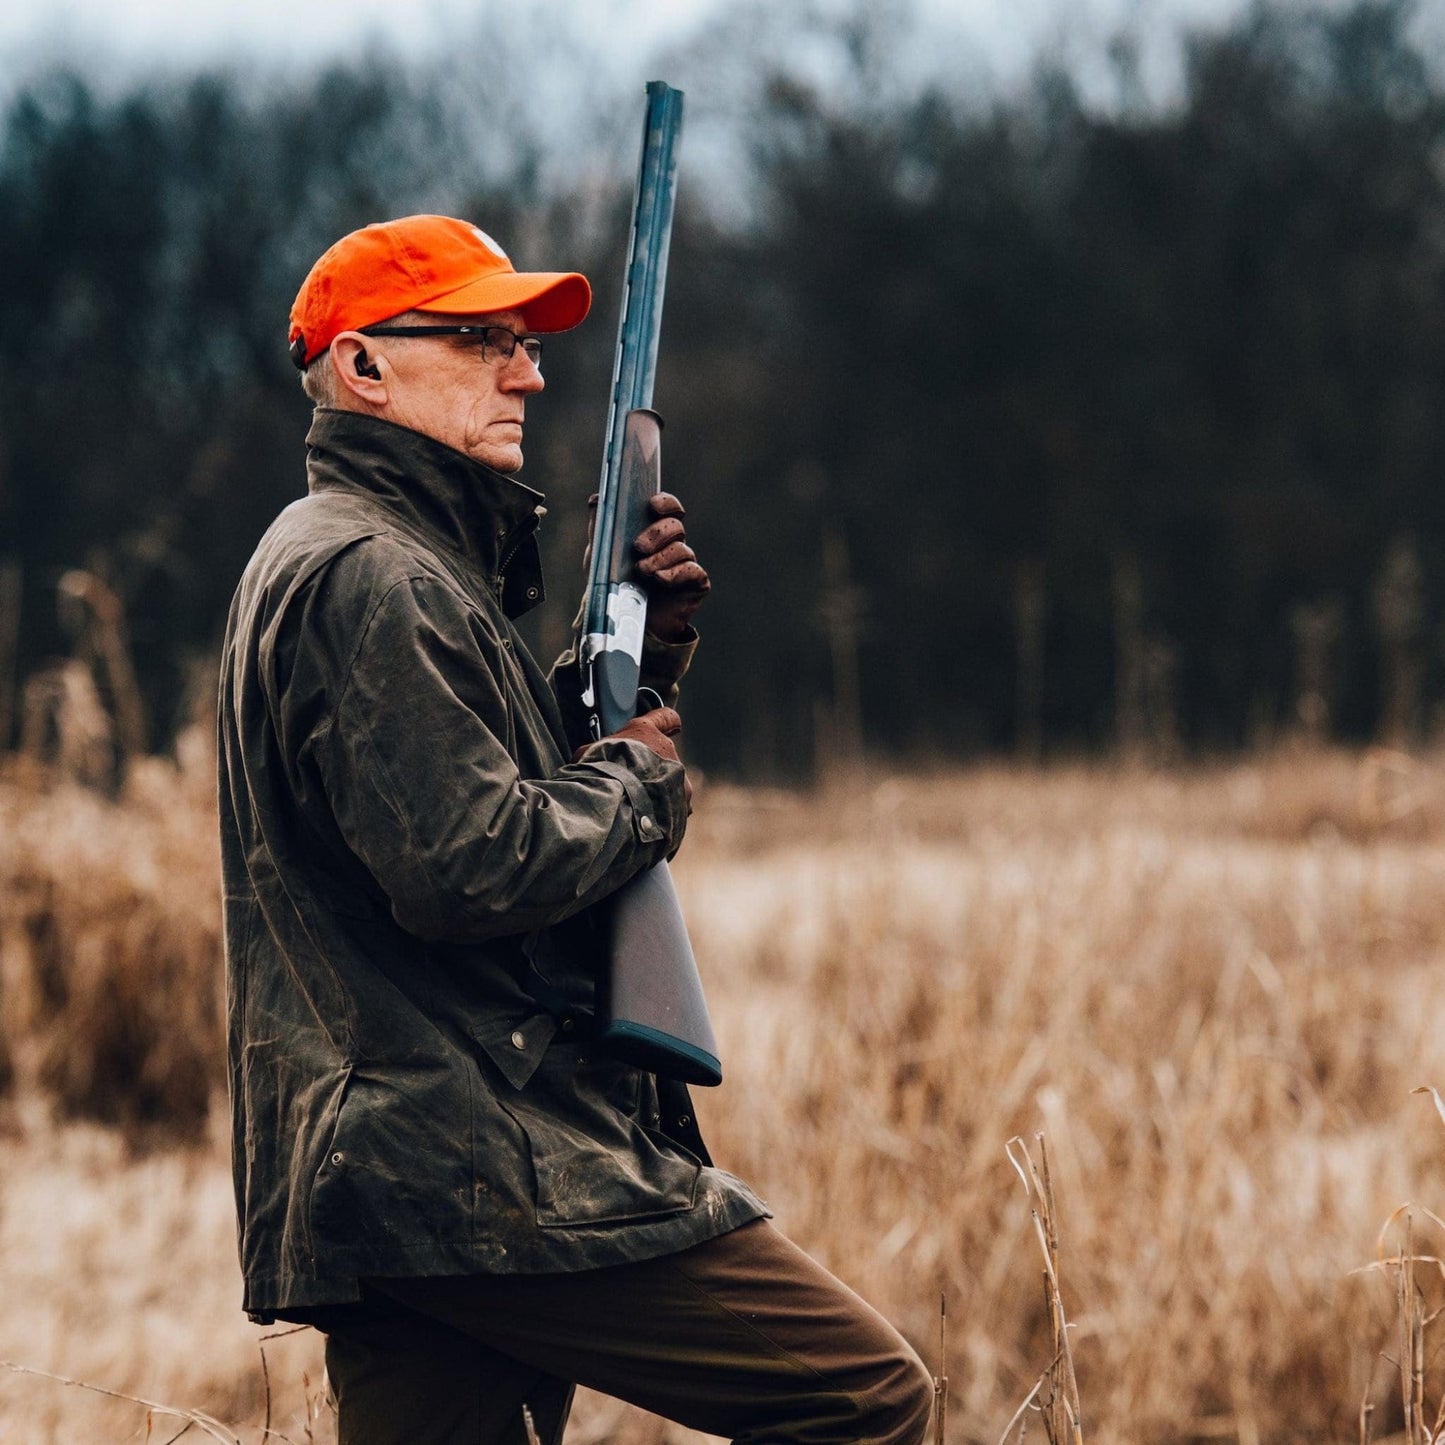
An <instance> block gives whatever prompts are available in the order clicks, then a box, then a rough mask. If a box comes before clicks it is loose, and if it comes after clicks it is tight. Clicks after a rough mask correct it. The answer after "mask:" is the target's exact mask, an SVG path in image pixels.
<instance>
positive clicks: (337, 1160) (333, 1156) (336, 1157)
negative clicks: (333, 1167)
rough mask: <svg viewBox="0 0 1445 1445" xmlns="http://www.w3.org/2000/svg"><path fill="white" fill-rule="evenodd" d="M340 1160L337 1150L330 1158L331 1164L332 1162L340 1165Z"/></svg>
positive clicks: (339, 1152)
mask: <svg viewBox="0 0 1445 1445" xmlns="http://www.w3.org/2000/svg"><path fill="white" fill-rule="evenodd" d="M341 1158H342V1155H341V1151H340V1150H339V1149H338V1150H337V1151H336V1153H335V1154H333V1155H332V1156H331V1162H332V1163H333V1164H340V1163H341Z"/></svg>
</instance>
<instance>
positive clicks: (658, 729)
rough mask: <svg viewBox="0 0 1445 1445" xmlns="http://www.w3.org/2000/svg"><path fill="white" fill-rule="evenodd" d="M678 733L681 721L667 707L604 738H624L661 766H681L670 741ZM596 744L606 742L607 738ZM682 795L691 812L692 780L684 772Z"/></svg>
mask: <svg viewBox="0 0 1445 1445" xmlns="http://www.w3.org/2000/svg"><path fill="white" fill-rule="evenodd" d="M681 731H682V718H681V717H679V716H678V714H677V710H676V709H675V708H670V707H657V708H653V710H652V711H651V712H645V713H642V714H641V715H640V716H638V717H635V718H633V719H632V721H631V722H629V723H625V724H624V725H623V726H622V727H620V728H618V729H617V731H616V732H615V733H608V734H607V737H608V738H626V739H627V740H628V741H629V742H634V743H641V744H642V746H643V747H645V748H651V749H652V751H653V752H655V753H656V754H657V756H658V757H660V758H662V759H663V761H664V762H669V763H678V764H681V763H682V759H681V758H680V757H678V755H677V747H676V745H675V744H674V743H673V741H672V740H673V738H674V737H675V736H676V735H677V734H678V733H680V732H681ZM600 741H602V742H606V741H607V738H602V739H601V740H600ZM594 746H595V744H593V743H588V744H587V745H586V746H585V747H580V748H578V749H577V751H576V752H575V753H573V754H572V761H573V762H574V763H575V762H579V761H580V760H581V758H582V755H583V754H584V753H585V752H586V751H587V748H589V747H594ZM682 793H683V797H684V798H685V799H686V800H687V810H688V812H689V813H691V812H692V780H691V779H690V778H689V777H688V776H687V773H686V772H684V773H683V775H682Z"/></svg>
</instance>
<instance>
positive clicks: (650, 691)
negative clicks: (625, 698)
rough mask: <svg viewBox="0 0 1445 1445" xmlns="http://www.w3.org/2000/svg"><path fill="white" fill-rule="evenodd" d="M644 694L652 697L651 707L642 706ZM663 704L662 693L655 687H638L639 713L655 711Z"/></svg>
mask: <svg viewBox="0 0 1445 1445" xmlns="http://www.w3.org/2000/svg"><path fill="white" fill-rule="evenodd" d="M644 696H646V697H650V698H651V699H652V704H651V706H650V707H646V708H644V707H643V706H642V699H643V697H644ZM662 706H664V704H663V701H662V694H661V693H660V692H658V690H657V689H656V688H655V687H639V688H638V689H637V711H638V712H639V713H642V712H653V711H655V710H656V709H657V708H660V707H662Z"/></svg>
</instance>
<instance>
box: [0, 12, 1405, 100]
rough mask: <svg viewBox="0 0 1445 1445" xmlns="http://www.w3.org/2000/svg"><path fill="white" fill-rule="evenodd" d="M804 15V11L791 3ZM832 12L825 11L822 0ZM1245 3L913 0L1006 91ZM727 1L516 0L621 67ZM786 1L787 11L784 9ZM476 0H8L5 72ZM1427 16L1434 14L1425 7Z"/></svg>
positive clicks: (212, 56) (422, 30) (413, 32)
mask: <svg viewBox="0 0 1445 1445" xmlns="http://www.w3.org/2000/svg"><path fill="white" fill-rule="evenodd" d="M792 3H793V4H797V3H798V0H792ZM825 3H827V0H825ZM1243 3H1244V0H915V6H914V8H915V9H916V10H917V12H918V13H919V15H920V16H921V17H922V18H923V19H924V20H926V21H927V22H928V23H929V25H930V28H936V30H937V31H939V32H942V34H943V35H944V36H945V37H946V38H947V39H948V41H949V42H951V43H950V45H949V46H948V47H947V48H949V49H953V48H954V47H955V46H962V47H963V49H964V50H967V51H976V52H977V59H978V63H980V64H981V65H982V67H983V69H984V70H985V72H986V73H987V74H988V75H989V76H990V77H991V78H992V79H993V80H994V81H995V82H997V83H1001V84H1008V83H1009V82H1010V81H1012V80H1014V79H1016V78H1017V77H1018V76H1020V75H1021V74H1023V73H1024V72H1025V71H1026V70H1027V68H1028V65H1029V63H1030V61H1031V60H1032V58H1033V56H1034V55H1035V54H1036V53H1037V51H1038V49H1039V48H1040V46H1047V45H1053V46H1057V45H1059V44H1061V43H1062V44H1065V45H1069V46H1073V45H1078V44H1084V45H1087V44H1088V43H1089V42H1090V41H1091V40H1097V38H1098V37H1100V36H1105V35H1107V34H1108V33H1109V32H1110V31H1112V30H1113V29H1115V28H1117V27H1118V26H1119V25H1121V24H1124V23H1129V22H1132V23H1133V24H1135V25H1136V26H1137V27H1138V28H1139V29H1140V30H1141V31H1142V32H1143V33H1144V34H1145V36H1146V37H1148V36H1151V35H1153V36H1160V37H1163V36H1168V35H1170V34H1172V32H1173V31H1174V30H1175V29H1176V28H1177V26H1178V25H1179V24H1180V23H1181V22H1182V23H1190V24H1200V23H1204V24H1211V23H1217V22H1219V21H1222V20H1225V19H1227V18H1229V17H1230V16H1232V15H1234V14H1236V13H1237V12H1238V11H1239V10H1240V9H1241V8H1242V6H1243ZM725 6H726V0H512V4H511V8H512V9H513V10H514V11H519V12H530V13H531V17H532V18H533V19H536V20H541V21H544V23H547V24H558V23H561V24H564V25H565V26H566V28H567V29H569V30H571V31H573V32H574V33H577V34H580V35H581V36H583V37H585V38H586V40H587V42H588V44H589V45H590V46H592V47H594V48H595V50H596V51H597V52H598V53H599V55H601V56H602V57H605V58H606V60H607V63H609V64H615V65H617V66H619V68H620V69H622V70H628V69H631V68H632V65H631V64H629V61H632V62H633V63H638V64H640V63H641V59H642V57H643V56H645V55H649V54H652V53H654V52H655V51H656V49H657V48H658V47H660V46H664V45H668V44H670V43H673V42H676V41H679V40H681V39H684V38H685V37H686V35H687V34H688V33H689V31H690V30H692V29H693V28H695V27H696V26H697V25H698V24H699V23H701V22H702V21H703V20H705V19H707V18H708V17H710V16H713V15H717V14H719V13H721V12H722V11H723V10H724V9H725ZM788 6H789V0H777V4H776V5H775V6H774V7H773V8H774V9H775V10H782V11H786V10H787V8H788ZM480 8H481V7H480V6H479V4H478V3H476V0H470V3H468V0H239V3H238V0H4V4H3V6H0V63H3V64H5V66H6V68H7V69H9V68H10V67H11V66H14V65H16V64H19V65H22V66H23V65H25V64H26V63H28V62H30V61H33V60H35V59H39V58H41V57H46V58H52V57H54V56H55V55H56V54H57V53H59V54H68V55H70V56H72V57H74V58H76V59H79V60H81V61H82V62H88V61H93V60H99V59H106V60H110V61H118V62H120V63H121V64H122V65H133V64H137V63H139V64H141V65H146V64H151V63H154V62H156V61H160V62H161V63H163V64H171V65H178V66H182V67H185V66H190V65H193V64H196V63H214V62H217V61H236V60H239V61H242V62H243V63H244V62H256V61H260V62H263V63H264V62H276V61H282V62H284V61H286V60H287V59H295V60H303V61H305V60H314V59H319V58H322V57H325V56H328V55H340V56H344V55H348V54H355V53H357V52H358V51H360V50H362V49H364V48H365V46H366V45H367V43H368V42H369V41H370V40H373V39H375V38H377V37H381V38H383V39H385V40H386V41H388V42H389V43H391V44H392V45H394V46H396V47H398V48H400V49H401V50H403V51H404V52H407V53H410V54H413V55H418V56H420V55H424V54H426V53H427V52H429V51H433V50H436V49H439V48H443V49H444V48H447V47H448V46H454V45H455V44H456V43H457V41H458V38H459V37H463V38H465V40H466V41H467V42H468V43H470V42H471V41H472V39H473V37H475V35H476V33H477V27H476V17H477V13H478V11H479V9H480ZM1426 8H1428V7H1426Z"/></svg>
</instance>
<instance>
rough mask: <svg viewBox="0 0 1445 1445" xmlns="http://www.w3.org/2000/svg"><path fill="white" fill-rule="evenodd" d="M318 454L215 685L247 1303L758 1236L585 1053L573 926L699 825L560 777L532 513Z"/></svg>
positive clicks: (378, 440)
mask: <svg viewBox="0 0 1445 1445" xmlns="http://www.w3.org/2000/svg"><path fill="white" fill-rule="evenodd" d="M307 443H308V448H309V450H308V463H307V472H308V495H307V496H306V497H305V498H303V499H302V500H300V501H298V502H295V503H293V504H292V505H291V506H290V507H288V508H287V509H286V510H285V511H284V512H283V513H282V514H281V516H280V517H279V518H278V519H277V520H276V522H275V523H274V524H273V525H272V527H271V529H270V530H269V531H268V532H267V534H266V536H265V537H264V538H263V539H262V541H261V543H260V545H259V547H258V548H257V551H256V554H255V556H254V557H253V558H252V560H251V562H250V564H249V566H248V567H247V569H246V572H245V575H244V577H243V579H242V581H241V585H240V588H239V590H238V592H237V594H236V598H235V601H234V603H233V604H232V608H231V614H230V619H229V621H228V624H227V632H226V642H225V652H224V659H223V666H222V675H221V692H220V716H219V737H220V805H221V843H222V862H223V872H224V885H225V888H224V893H225V937H226V964H227V1007H228V1034H229V1071H230V1075H229V1077H230V1092H231V1111H232V1128H233V1133H232V1157H233V1171H234V1180H235V1190H236V1204H237V1210H238V1215H239V1226H240V1230H239V1233H240V1253H241V1265H242V1271H243V1274H244V1277H245V1307H246V1309H247V1310H248V1311H250V1312H251V1313H252V1314H253V1315H256V1316H257V1317H260V1318H268V1317H272V1316H278V1315H279V1316H281V1317H295V1318H314V1317H315V1314H314V1311H315V1310H316V1309H317V1307H322V1308H323V1310H324V1308H329V1307H332V1306H336V1305H343V1304H345V1303H346V1302H348V1301H354V1300H356V1299H357V1298H358V1297H359V1295H360V1286H359V1283H358V1282H359V1281H360V1280H362V1279H365V1278H366V1277H369V1276H401V1275H446V1274H462V1273H477V1272H482V1273H487V1272H556V1271H567V1270H576V1269H585V1268H592V1267H597V1266H602V1265H608V1264H619V1263H624V1262H628V1261H632V1260H638V1259H645V1258H648V1257H651V1256H655V1255H659V1254H665V1253H670V1252H672V1251H675V1250H679V1249H684V1248H686V1247H688V1246H689V1245H692V1244H696V1243H698V1242H700V1241H702V1240H704V1239H708V1238H711V1237H713V1236H715V1235H718V1234H721V1233H724V1232H726V1231H727V1230H729V1229H733V1228H736V1227H737V1226H738V1225H740V1224H742V1223H745V1222H747V1221H748V1220H750V1219H754V1218H757V1217H758V1216H760V1215H762V1214H764V1213H766V1209H765V1206H764V1205H762V1204H761V1202H760V1201H759V1200H758V1199H757V1198H756V1197H755V1196H754V1195H753V1194H752V1193H751V1192H750V1191H749V1190H748V1189H747V1188H746V1187H745V1186H744V1185H742V1184H741V1183H739V1182H738V1181H737V1180H736V1179H734V1178H732V1176H730V1175H728V1174H725V1173H723V1172H722V1171H720V1170H717V1169H714V1168H712V1167H711V1166H710V1164H708V1163H707V1161H706V1154H705V1151H704V1150H703V1147H702V1143H701V1139H700V1138H699V1137H698V1136H697V1135H696V1132H695V1128H694V1127H693V1126H691V1121H690V1119H688V1118H687V1117H685V1115H684V1110H685V1105H681V1104H676V1103H674V1102H673V1099H674V1098H675V1097H685V1095H681V1096H675V1095H674V1094H673V1088H674V1086H670V1085H667V1084H664V1086H663V1088H662V1090H661V1093H660V1092H659V1088H658V1084H657V1081H656V1080H654V1079H653V1078H652V1077H651V1076H650V1075H646V1074H643V1073H640V1072H639V1071H638V1070H636V1069H634V1068H631V1067H628V1066H626V1065H623V1064H620V1063H617V1062H615V1061H613V1060H610V1059H608V1058H607V1057H606V1056H605V1055H603V1054H602V1053H601V1052H600V1051H598V1050H596V1049H594V1047H593V1046H592V1044H591V1042H590V1037H589V1035H590V1022H591V1008H592V1000H593V991H594V987H595V980H596V975H597V970H598V966H599V948H598V939H597V934H596V932H595V927H594V922H593V917H592V915H591V913H590V912H589V909H590V906H591V905H593V904H596V903H597V902H598V901H599V900H601V899H604V898H605V897H606V896H607V895H608V894H610V893H611V892H612V891H614V890H615V889H616V888H618V887H619V886H620V885H621V884H623V883H624V882H626V881H627V880H628V879H629V878H631V877H632V876H633V875H634V874H636V873H637V872H639V871H640V870H641V869H644V868H646V867H648V866H650V865H651V864H653V863H655V862H657V861H658V860H659V859H661V858H663V857H665V856H667V855H669V854H670V853H671V852H673V851H675V849H676V848H677V846H678V844H679V843H680V841H681V839H682V835H683V830H684V827H685V825H686V812H687V809H686V804H685V802H684V798H683V773H682V769H681V768H680V767H679V766H678V765H677V764H675V763H669V762H666V761H664V760H663V759H661V758H659V757H658V756H657V755H656V754H654V753H653V752H651V751H650V750H649V749H647V748H645V747H643V746H642V745H640V744H638V743H634V742H630V741H620V740H611V741H604V742H601V743H596V744H593V745H591V746H589V747H587V748H586V750H585V752H584V753H583V754H581V756H580V759H579V760H578V761H575V762H573V761H569V759H570V758H571V756H572V752H573V739H571V738H569V736H568V734H567V728H566V725H565V722H564V717H563V713H562V711H561V710H560V709H559V706H558V702H557V699H556V697H555V696H554V694H553V691H552V689H551V686H550V685H549V682H548V680H547V678H546V677H545V676H544V675H543V673H542V672H541V671H540V670H539V668H538V667H537V665H536V663H535V662H534V661H533V659H532V657H531V656H530V654H529V653H528V651H527V648H526V646H525V645H524V644H523V642H522V640H521V638H520V637H519V636H518V634H517V632H516V630H515V629H514V627H513V626H512V618H514V617H516V616H518V615H519V614H520V613H522V612H523V611H525V610H526V609H527V608H528V607H530V606H532V605H534V604H535V603H536V602H537V601H539V600H540V599H541V596H542V582H541V573H540V568H539V565H538V560H537V559H538V553H537V547H536V541H535V536H534V533H535V530H536V527H537V523H538V520H539V518H540V516H541V513H542V511H543V509H542V507H541V506H540V502H541V498H540V496H539V495H538V494H537V493H536V492H534V491H531V490H530V489H529V488H526V487H524V486H522V485H521V484H520V483H518V482H517V481H515V480H513V479H511V478H509V477H506V476H503V475H501V474H499V473H497V472H493V471H491V470H490V469H488V468H486V467H484V466H481V465H479V464H478V463H476V462H474V461H472V460H471V459H470V458H468V457H466V456H465V455H463V454H462V453H460V452H457V451H454V450H452V449H451V448H449V447H446V446H443V445H442V444H440V443H438V442H436V441H433V440H432V439H430V438H427V437H425V436H422V435H420V434H418V433H416V432H413V431H410V430H408V429H406V428H403V427H398V426H394V425H392V424H390V423H387V422H383V421H379V420H376V419H375V418H371V417H364V416H359V415H356V414H353V413H348V412H339V411H330V410H320V411H318V412H317V414H316V418H315V421H314V423H313V425H312V428H311V431H310V433H309V435H308V437H307ZM689 651H690V649H689V648H687V647H684V648H681V649H677V648H673V649H668V648H665V647H664V646H663V645H661V644H658V643H650V644H649V648H648V652H647V654H646V657H645V662H644V666H645V667H647V668H649V669H650V671H651V674H652V676H651V678H650V681H651V684H652V685H654V686H656V687H657V688H658V690H659V691H660V692H663V693H664V694H665V695H668V696H672V695H673V694H674V691H675V683H676V678H677V676H678V675H679V673H680V671H681V669H682V667H683V666H685V660H686V654H687V653H688V652H689ZM669 1105H671V1108H670V1110H669ZM669 1113H670V1114H671V1117H669V1116H668V1115H669ZM689 1146H690V1147H689Z"/></svg>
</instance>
